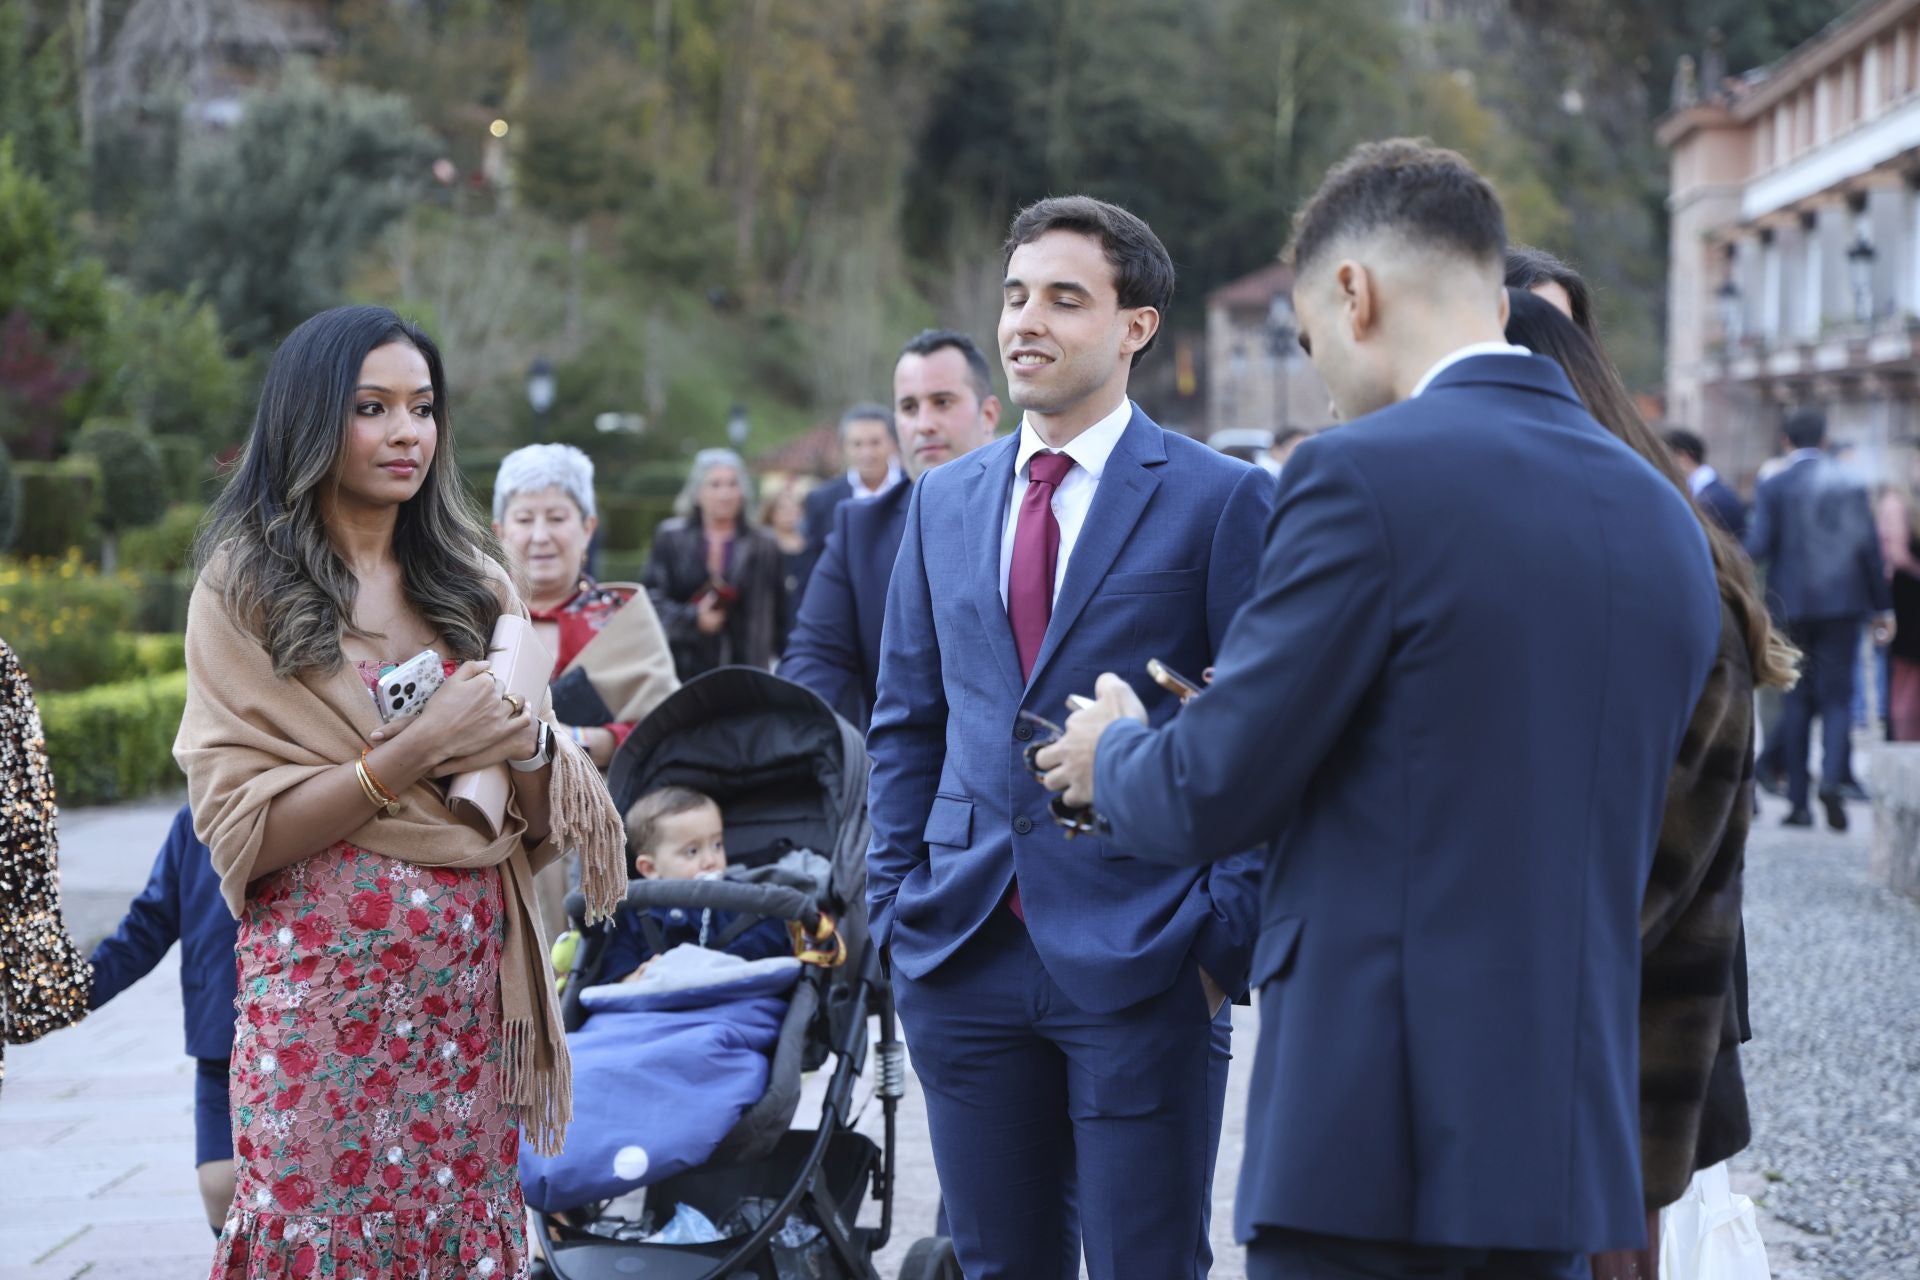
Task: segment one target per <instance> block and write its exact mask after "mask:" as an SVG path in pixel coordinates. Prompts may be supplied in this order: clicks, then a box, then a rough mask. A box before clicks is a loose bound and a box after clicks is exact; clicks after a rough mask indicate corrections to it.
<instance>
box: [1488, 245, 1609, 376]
mask: <svg viewBox="0 0 1920 1280" xmlns="http://www.w3.org/2000/svg"><path fill="white" fill-rule="evenodd" d="M1507 288H1509V289H1518V290H1520V291H1522V292H1524V293H1531V294H1533V295H1534V296H1536V297H1540V298H1545V299H1546V300H1547V301H1548V302H1551V303H1552V304H1553V305H1554V306H1555V307H1557V308H1559V310H1560V314H1561V315H1564V316H1567V317H1569V318H1571V319H1572V321H1573V323H1574V325H1575V326H1576V327H1577V328H1578V329H1579V330H1580V332H1581V334H1582V335H1584V336H1585V337H1586V339H1587V341H1589V342H1591V343H1593V344H1594V345H1595V346H1596V347H1597V346H1599V344H1600V333H1599V331H1598V330H1596V329H1595V328H1594V327H1593V296H1592V294H1591V293H1590V292H1589V291H1588V289H1587V282H1586V280H1585V279H1583V278H1582V277H1581V275H1580V273H1579V272H1578V271H1575V270H1574V269H1573V267H1572V266H1571V265H1570V264H1568V263H1567V262H1566V261H1564V260H1563V259H1560V258H1557V257H1555V256H1554V255H1553V254H1551V253H1548V252H1547V251H1546V250H1545V249H1536V248H1534V247H1533V246H1532V245H1530V244H1516V245H1509V246H1508V247H1507ZM1600 354H1601V358H1602V359H1605V358H1606V353H1605V352H1604V351H1603V352H1601V353H1600Z"/></svg>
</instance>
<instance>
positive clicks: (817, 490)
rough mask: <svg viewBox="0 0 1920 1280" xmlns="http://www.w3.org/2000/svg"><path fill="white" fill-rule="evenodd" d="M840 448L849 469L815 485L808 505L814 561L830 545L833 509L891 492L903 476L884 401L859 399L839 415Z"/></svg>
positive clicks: (809, 547)
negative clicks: (877, 402) (863, 401)
mask: <svg viewBox="0 0 1920 1280" xmlns="http://www.w3.org/2000/svg"><path fill="white" fill-rule="evenodd" d="M840 452H841V453H842V454H843V455H844V456H845V457H846V460H847V471H846V474H845V475H838V476H835V477H834V478H833V479H831V480H828V481H826V482H825V483H823V484H817V485H815V486H814V487H813V488H812V489H810V490H808V491H807V500H806V502H805V504H804V507H805V511H806V526H807V549H808V550H810V551H812V552H813V554H814V558H815V559H816V560H817V559H818V558H819V556H820V552H821V551H822V550H824V549H825V547H826V545H827V535H828V534H829V533H831V532H832V531H833V513H834V511H835V510H836V509H837V508H838V507H839V506H840V504H841V503H843V502H848V501H863V502H864V501H871V500H873V499H875V498H878V497H879V496H880V495H881V494H884V493H890V492H892V491H893V489H895V488H896V487H897V486H898V485H899V484H900V482H901V480H903V479H904V478H905V473H904V472H903V471H902V470H901V468H900V445H899V441H898V439H897V438H896V437H895V435H894V431H893V415H892V414H891V413H888V412H887V410H886V407H885V406H884V405H877V404H857V405H855V406H853V408H851V409H849V410H847V411H846V413H845V414H844V415H842V416H841V418H840Z"/></svg>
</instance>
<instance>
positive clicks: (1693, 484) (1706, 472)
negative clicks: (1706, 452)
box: [1687, 462, 1720, 497]
mask: <svg viewBox="0 0 1920 1280" xmlns="http://www.w3.org/2000/svg"><path fill="white" fill-rule="evenodd" d="M1719 478H1720V473H1719V472H1718V471H1715V470H1714V469H1713V468H1712V467H1710V466H1708V465H1707V464H1706V463H1704V462H1703V463H1701V464H1700V465H1699V466H1697V467H1695V468H1694V469H1693V474H1692V475H1690V476H1688V477H1687V487H1688V488H1689V489H1691V490H1692V491H1693V493H1694V496H1696V497H1698V496H1699V495H1700V494H1702V493H1705V492H1706V490H1707V486H1708V485H1710V484H1712V483H1713V482H1714V481H1715V480H1718V479H1719Z"/></svg>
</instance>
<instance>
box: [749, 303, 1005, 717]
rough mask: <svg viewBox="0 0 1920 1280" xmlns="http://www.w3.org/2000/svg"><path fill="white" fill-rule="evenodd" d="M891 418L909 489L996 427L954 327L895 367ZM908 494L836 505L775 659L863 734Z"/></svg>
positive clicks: (984, 371)
mask: <svg viewBox="0 0 1920 1280" xmlns="http://www.w3.org/2000/svg"><path fill="white" fill-rule="evenodd" d="M893 411H894V415H895V418H894V421H895V423H896V425H897V427H898V429H899V433H900V437H901V447H902V450H903V452H904V453H905V455H906V471H907V476H908V479H909V482H911V481H912V480H916V479H918V478H919V476H920V474H921V473H922V472H924V471H926V470H927V469H928V468H929V467H935V466H938V465H940V464H941V463H943V462H947V461H950V460H951V459H953V458H957V457H959V456H960V455H961V454H963V453H968V452H970V451H971V450H973V449H975V448H977V447H979V446H980V445H983V444H985V443H986V442H987V441H989V440H991V439H993V432H994V429H995V428H996V427H997V426H999V424H1000V398H999V397H998V396H996V395H994V394H993V372H992V370H991V369H989V368H988V367H987V358H986V356H984V355H982V354H981V352H980V348H979V347H977V346H975V345H974V341H973V339H972V338H969V337H968V336H967V335H966V334H964V333H956V332H954V331H953V330H951V329H928V330H926V331H925V332H924V333H921V334H918V335H916V336H915V337H914V338H913V339H912V340H911V341H909V342H908V343H907V345H906V347H905V348H904V349H903V350H902V351H901V352H900V359H899V360H898V361H896V362H895V363H894V366H893ZM910 492H911V489H910V484H907V485H895V486H894V487H893V488H891V489H889V490H887V492H885V493H883V494H881V495H880V496H879V497H878V498H875V499H874V500H873V501H872V502H843V503H841V504H840V507H839V509H838V510H836V511H835V512H834V513H833V532H832V533H830V534H828V535H827V545H826V549H825V550H824V551H822V552H821V553H820V561H819V563H818V564H816V565H815V566H814V569H813V575H812V576H811V577H810V578H808V579H807V591H806V595H805V597H804V598H803V599H802V600H801V603H800V616H799V618H798V620H797V621H796V622H795V623H794V627H793V632H792V634H790V635H789V636H788V637H787V648H786V652H785V653H783V654H782V655H781V657H780V674H781V675H782V676H785V677H786V678H787V679H789V680H792V681H794V682H795V683H796V684H802V685H805V686H806V687H807V688H809V689H811V690H813V691H814V692H815V693H817V694H819V695H820V696H821V697H822V698H824V699H826V701H827V703H828V705H830V706H831V707H832V708H833V709H834V710H835V711H838V712H839V713H840V714H841V715H842V716H843V717H845V718H846V720H847V722H848V723H849V724H854V725H858V726H859V727H860V728H861V729H862V730H865V729H866V727H867V722H868V719H869V718H870V717H871V716H872V714H873V698H874V690H875V687H876V684H877V681H878V679H879V674H880V624H881V622H882V620H883V619H884V618H885V617H886V611H887V582H888V580H889V579H891V578H892V577H893V562H894V559H895V557H897V556H898V555H899V553H900V538H901V535H902V534H904V533H905V532H906V528H907V496H908V494H909V493H910Z"/></svg>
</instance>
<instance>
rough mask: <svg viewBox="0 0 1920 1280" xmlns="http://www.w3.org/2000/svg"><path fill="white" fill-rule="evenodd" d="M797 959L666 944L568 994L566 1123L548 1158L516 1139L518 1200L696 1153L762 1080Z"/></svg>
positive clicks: (651, 1169) (597, 1196) (659, 1167)
mask: <svg viewBox="0 0 1920 1280" xmlns="http://www.w3.org/2000/svg"><path fill="white" fill-rule="evenodd" d="M799 976H800V962H799V961H798V960H795V959H792V958H791V957H784V958H783V957H776V958H774V959H771V960H753V961H748V960H741V959H739V958H738V957H736V956H730V955H726V954H725V953H723V952H718V951H708V950H705V949H704V948H701V947H694V946H681V947H675V948H674V949H673V950H671V951H669V952H667V953H666V954H665V955H663V956H661V957H659V958H658V959H657V960H655V961H654V962H653V963H652V964H650V965H649V966H647V971H646V973H645V974H643V975H642V976H641V978H640V979H639V980H638V981H636V982H630V983H623V984H620V985H617V986H602V987H589V988H587V989H586V990H585V991H583V992H581V993H580V1000H581V1003H582V1004H583V1005H584V1006H585V1007H586V1008H587V1009H588V1010H589V1014H590V1016H589V1017H588V1018H587V1020H586V1022H585V1023H584V1024H582V1026H581V1028H580V1029H579V1030H578V1031H575V1032H572V1033H570V1034H569V1035H568V1036H567V1048H568V1050H569V1052H570V1053H571V1054H572V1056H573V1122H572V1123H571V1124H570V1125H568V1126H567V1135H566V1144H565V1146H564V1147H563V1148H562V1150H561V1152H560V1154H559V1155H557V1156H543V1155H541V1154H540V1153H538V1152H537V1151H535V1150H534V1149H533V1148H532V1147H531V1146H530V1145H528V1144H527V1143H525V1142H522V1143H521V1145H520V1180H521V1184H522V1186H523V1187H524V1188H525V1191H526V1197H527V1203H528V1204H529V1205H530V1206H532V1207H533V1208H535V1209H538V1210H541V1211H543V1212H546V1213H559V1212H562V1211H564V1210H568V1209H577V1208H579V1207H580V1206H581V1205H585V1204H592V1203H595V1202H597V1201H601V1200H611V1199H613V1198H615V1197H617V1196H622V1195H625V1194H626V1193H627V1192H629V1191H632V1190H634V1189H635V1188H638V1187H643V1186H646V1185H648V1184H649V1183H654V1182H659V1181H660V1180H661V1179H663V1178H668V1177H671V1176H673V1175H674V1174H676V1173H679V1172H681V1171H682V1170H684V1169H691V1168H695V1167H696V1166H698V1165H701V1164H703V1163H705V1162H706V1159H707V1157H708V1156H710V1155H712V1154H713V1151H714V1148H715V1147H717V1146H719V1145H720V1140H721V1139H722V1138H724V1137H726V1136H727V1134H728V1132H730V1131H731V1130H732V1128H733V1126H734V1125H735V1124H736V1123H737V1122H738V1121H739V1119H740V1117H741V1116H742V1115H743V1114H745V1112H746V1110H747V1108H748V1107H750V1106H752V1105H753V1104H754V1103H756V1102H758V1101H759V1100H760V1096H761V1095H762V1094H763V1093H765V1092H766V1089H767V1070H768V1057H769V1055H770V1054H771V1053H772V1051H773V1046H774V1041H775V1040H776V1039H778V1038H779V1035H780V1023H781V1019H782V1018H783V1017H784V1016H785V1015H786V1010H787V1002H788V1000H789V998H790V997H791V995H792V992H793V984H794V983H795V981H797V980H798V978H799Z"/></svg>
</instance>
